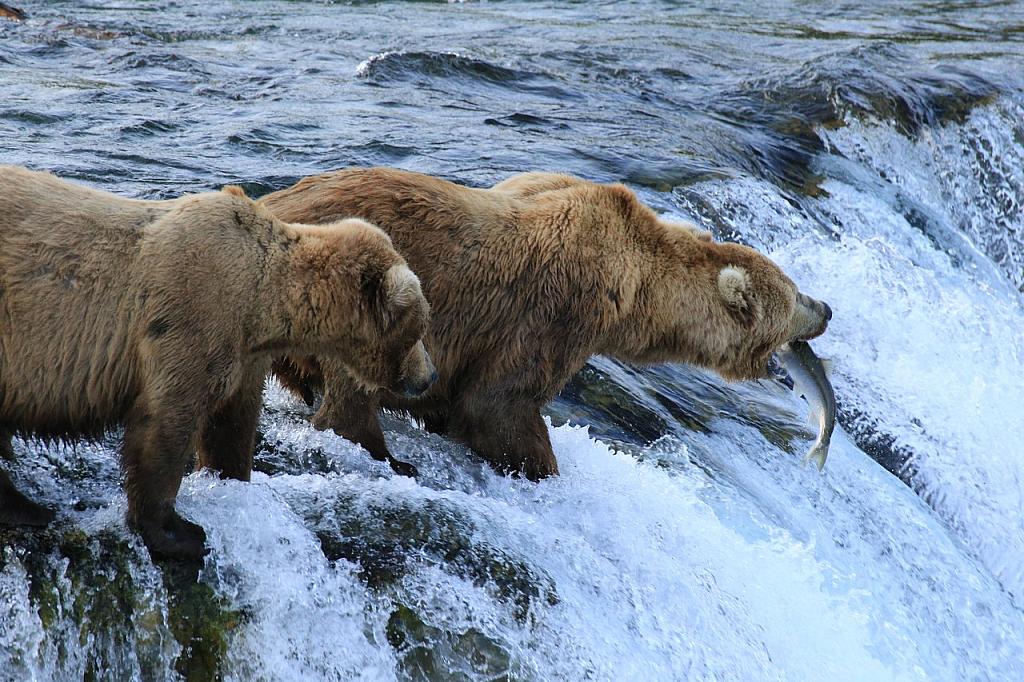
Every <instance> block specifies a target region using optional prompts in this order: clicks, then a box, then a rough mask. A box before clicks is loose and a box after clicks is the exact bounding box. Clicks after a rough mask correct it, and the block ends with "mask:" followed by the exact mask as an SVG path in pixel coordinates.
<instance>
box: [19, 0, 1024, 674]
mask: <svg viewBox="0 0 1024 682" xmlns="http://www.w3.org/2000/svg"><path fill="white" fill-rule="evenodd" d="M25 4H26V6H25V9H26V11H28V13H29V16H30V19H29V20H28V21H26V22H23V23H19V24H14V23H5V24H0V95H2V96H0V150H2V153H0V161H2V162H4V163H20V164H26V165H29V166H31V167H34V168H40V169H49V170H53V171H55V172H58V173H60V174H63V175H66V176H68V177H70V178H77V179H79V180H82V181H86V182H88V183H91V184H93V185H95V186H97V187H100V188H102V189H106V190H110V191H115V192H119V193H122V194H124V195H127V196H136V197H143V196H145V197H147V198H160V197H166V196H174V195H177V194H180V193H182V192H186V191H195V190H208V189H213V188H215V187H218V186H220V185H222V184H226V183H239V184H242V185H243V186H245V187H246V189H247V191H249V192H250V193H251V194H253V195H257V194H261V193H264V192H266V191H269V190H272V189H277V188H280V187H285V186H287V185H289V184H291V182H293V181H294V180H295V179H296V178H298V177H301V176H303V175H308V174H313V173H319V172H324V171H327V170H331V169H334V168H339V167H343V166H347V165H370V164H383V165H394V166H399V167H403V168H408V169H411V170H419V171H424V172H429V173H434V174H437V175H441V176H444V177H447V178H450V179H454V180H458V181H461V182H466V183H469V184H474V185H487V184H490V183H492V182H494V181H497V180H499V179H501V178H503V177H506V176H507V175H510V174H511V173H514V172H519V171H524V170H540V169H543V170H558V171H567V172H572V173H576V174H579V175H582V176H585V177H588V178H591V179H595V180H599V181H609V182H610V181H622V182H626V183H627V184H629V185H630V186H631V187H633V188H635V189H636V190H637V191H638V192H639V193H640V195H641V197H642V198H643V200H644V201H646V202H648V203H649V204H650V205H652V206H654V207H655V208H657V209H658V210H660V211H662V212H665V213H667V214H669V215H672V216H676V217H679V218H684V219H688V220H692V221H694V222H697V223H698V224H700V225H701V226H702V227H705V228H707V229H710V230H712V231H713V232H714V234H715V235H716V238H718V239H723V240H734V241H741V242H744V243H747V244H750V245H752V246H754V247H756V248H758V249H761V250H763V251H765V252H766V253H768V254H769V255H770V256H771V257H772V258H773V259H774V260H775V261H776V262H778V263H779V264H780V266H781V267H782V268H783V269H784V270H785V271H786V272H787V273H788V274H790V276H791V277H793V279H794V280H795V281H796V283H797V284H798V285H799V287H800V289H801V290H803V291H806V292H808V293H809V294H811V295H814V296H815V297H816V298H820V299H822V300H825V301H827V302H828V303H829V304H830V306H831V307H832V309H833V311H834V317H833V320H832V322H831V324H830V327H829V330H828V332H827V333H826V334H825V335H824V336H822V337H821V338H819V339H816V340H815V341H813V342H812V345H813V347H814V350H815V352H816V353H817V354H818V355H820V356H821V357H823V358H829V359H831V360H832V362H833V369H832V375H831V378H832V382H833V385H834V388H835V394H836V399H837V402H838V416H839V426H838V427H837V428H836V431H835V433H834V434H833V437H832V441H831V448H830V451H829V457H828V462H827V465H826V467H825V469H824V471H823V472H821V473H819V472H818V471H817V469H816V467H814V466H809V465H806V466H805V465H803V464H802V458H803V456H804V453H805V452H806V451H807V449H808V447H809V446H810V444H811V442H812V441H813V439H814V437H815V436H816V435H817V434H816V427H815V426H813V425H811V424H809V422H808V420H807V412H808V406H807V404H806V402H804V401H803V400H801V399H800V398H799V396H797V395H794V394H793V393H792V392H791V391H789V390H788V389H787V388H785V387H784V386H783V385H781V384H780V383H779V382H777V381H774V380H767V379H766V380H763V381H760V382H747V383H742V384H727V383H725V382H723V381H721V380H719V379H718V378H716V377H714V376H712V375H710V374H707V373H704V372H701V371H698V370H694V369H692V368H686V367H676V366H674V367H664V366H663V367H655V368H648V369H637V368H632V367H626V366H623V365H620V364H618V363H616V362H612V361H610V360H607V359H603V358H595V359H594V360H592V362H591V363H590V364H589V365H588V366H587V368H585V369H584V370H583V371H581V372H580V373H579V374H578V375H577V377H576V378H575V379H574V380H573V381H572V382H571V383H570V385H569V386H568V387H567V388H566V390H565V391H564V392H563V393H562V395H561V396H560V397H559V399H558V400H556V401H555V402H554V403H553V404H552V405H551V406H550V408H549V410H548V420H549V422H548V424H549V426H548V428H549V430H550V434H551V438H552V441H553V444H554V448H555V453H556V455H557V458H558V462H559V466H560V469H561V475H560V476H558V477H557V478H553V479H549V480H545V481H543V482H541V483H530V482H528V481H522V480H516V479H511V478H505V477H502V476H499V475H497V474H495V473H494V472H493V471H492V470H491V469H490V468H489V467H488V466H487V465H486V464H485V463H483V462H482V461H481V460H479V459H478V458H477V457H476V456H474V455H473V454H472V453H471V452H470V451H468V450H467V449H466V448H464V447H462V446H459V445H456V444H453V443H451V442H449V441H447V440H445V439H443V438H441V437H439V436H436V435H431V434H428V433H427V432H426V431H425V430H423V429H422V428H420V427H419V426H418V425H416V424H414V423H412V422H411V421H410V420H408V419H406V418H404V417H403V416H401V415H388V416H387V417H386V418H385V419H384V426H385V430H386V435H387V440H388V444H389V446H390V448H391V450H392V452H393V453H394V454H395V455H396V456H397V457H398V458H399V459H403V460H406V461H409V462H412V463H413V464H414V465H415V466H416V467H417V468H418V470H419V476H418V477H417V478H416V479H415V480H412V479H409V478H404V477H399V476H395V475H393V474H392V472H391V470H390V469H389V468H388V466H387V465H386V464H382V463H378V462H375V461H373V460H372V459H370V457H369V456H368V455H367V454H366V452H364V451H363V450H362V449H360V448H359V447H358V446H356V445H354V444H352V443H349V442H347V441H345V440H342V439H340V438H338V437H337V436H335V435H334V434H332V433H321V432H317V431H315V430H314V429H312V427H310V426H309V425H308V417H309V415H310V414H311V410H310V409H309V408H307V407H306V406H305V405H303V404H300V403H298V402H296V401H295V400H294V399H293V398H291V397H290V396H289V395H288V394H287V393H286V392H285V391H284V390H282V389H281V388H280V387H279V386H277V385H276V384H275V383H273V382H269V383H268V385H267V390H266V408H265V410H264V414H263V417H262V420H261V433H262V442H261V444H260V446H259V452H258V454H257V458H256V459H257V463H256V468H257V470H258V471H257V472H256V473H254V475H253V480H252V482H250V483H240V482H234V481H221V480H219V479H218V478H216V477H215V476H213V475H211V474H209V473H202V472H201V473H195V474H192V475H191V476H189V477H187V478H186V479H185V482H184V484H183V487H182V490H181V493H180V495H179V501H178V509H179V511H180V512H181V513H182V515H184V516H185V517H186V518H189V519H190V520H192V521H194V522H196V523H199V524H201V525H202V526H203V527H204V528H205V529H206V531H207V534H208V543H209V546H210V548H211V551H210V554H209V555H208V556H207V558H206V563H205V565H204V567H203V569H202V571H201V573H200V576H199V581H198V583H196V582H193V581H191V580H190V579H188V577H187V576H182V575H178V574H177V573H176V572H175V570H174V567H173V566H167V565H155V564H154V563H153V562H152V561H151V560H150V558H149V554H148V553H147V551H146V549H145V547H144V546H143V544H142V542H141V540H140V539H139V538H138V537H137V536H136V535H134V534H133V533H131V532H130V531H129V530H128V529H127V527H126V526H125V523H124V520H123V519H124V512H125V506H126V500H125V497H124V494H123V492H121V488H120V484H119V470H118V460H117V455H116V453H117V447H118V437H117V436H118V434H112V435H111V437H110V438H109V440H107V441H104V442H102V443H99V444H87V443H82V444H78V445H74V446H71V445H67V446H57V445H52V444H50V445H48V444H44V443H36V442H26V441H22V440H16V441H15V450H16V452H17V454H18V458H19V459H18V462H17V464H16V465H13V467H12V468H11V470H12V473H13V475H14V477H15V479H16V481H17V482H18V484H19V486H21V487H22V489H23V490H25V491H26V493H27V494H30V495H31V496H32V497H33V499H37V500H40V501H42V502H44V503H45V504H47V505H48V506H51V507H53V508H56V509H57V510H58V519H57V521H56V522H55V524H54V525H53V526H52V527H51V528H49V529H47V530H45V531H32V530H15V531H9V530H4V531H0V539H2V545H3V546H2V550H0V680H3V681H6V680H78V679H143V680H151V679H153V680H164V679H166V680H175V679H181V678H183V677H185V678H188V677H189V676H192V679H206V678H211V677H217V676H220V677H222V678H223V679H228V680H240V681H241V680H275V681H277V680H349V679H361V680H395V679H401V680H406V679H415V680H424V679H430V680H451V679H459V680H496V679H510V680H577V679H593V680H634V679H649V680H686V679H694V680H705V679H721V680H813V679H825V680H871V681H875V680H929V681H930V680H950V681H954V680H965V679H971V680H1011V679H1021V678H1024V664H1022V663H1021V662H1022V661H1024V522H1022V519H1024V408H1022V407H1021V402H1020V400H1019V396H1020V394H1021V386H1022V385H1024V336H1022V335H1021V330H1022V329H1024V298H1022V289H1024V81H1021V80H1020V79H1021V71H1020V69H1019V68H1016V67H1017V66H1018V65H1019V64H1020V63H1021V58H1022V57H1024V46H1022V42H1024V10H1021V9H1020V8H1015V7H1013V6H1006V5H1002V6H999V7H993V8H988V7H985V6H981V5H971V6H970V7H967V6H960V5H950V6H946V5H924V4H921V5H920V7H918V6H917V4H904V5H901V6H899V7H892V6H890V5H889V4H884V3H872V2H866V3H860V4H858V6H857V7H855V8H854V7H850V8H845V9H832V10H825V9H822V8H811V7H809V6H806V5H802V4H800V5H794V6H792V7H791V6H789V5H786V4H779V5H777V6H772V7H768V8H766V7H763V6H761V5H758V4H754V3H739V4H737V5H735V6H730V7H728V8H725V7H719V6H717V5H715V4H714V3H706V6H702V5H697V6H688V7H676V6H667V5H664V4H662V3H654V2H646V1H644V2H635V3H619V2H615V3H612V2H607V3H603V2H602V3H588V4H587V5H563V4H561V3H518V2H509V3H480V4H476V3H466V4H463V5H458V6H452V5H445V4H437V5H435V4H429V3H369V4H365V5H364V4H356V5H355V6H348V5H335V4H328V5H324V4H320V3H303V2H300V3H294V2H290V3H278V2H272V1H267V2H254V3H249V4H247V5H246V8H247V12H248V14H247V15H246V16H239V12H238V8H237V7H236V6H234V5H232V4H230V3H221V2H213V3H212V4H208V5H209V6H207V7H204V8H203V9H202V10H195V11H193V10H187V9H183V8H182V7H179V6H177V5H176V4H174V3H155V4H152V5H147V6H146V8H145V9H144V10H143V9H138V10H134V9H125V8H120V7H98V6H97V7H92V6H89V7H82V6H79V4H78V3H70V2H67V3H65V2H58V3H46V4H43V3H39V4H38V5H32V4H30V3H25ZM819 11H820V12H824V13H823V14H822V15H820V16H817V15H815V16H809V13H811V12H819ZM68 65H74V67H75V68H68ZM226 304H229V302H226Z"/></svg>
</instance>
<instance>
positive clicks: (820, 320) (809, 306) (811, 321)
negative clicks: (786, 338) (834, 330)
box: [790, 293, 832, 341]
mask: <svg viewBox="0 0 1024 682" xmlns="http://www.w3.org/2000/svg"><path fill="white" fill-rule="evenodd" d="M831 319H832V308H831V307H830V306H829V305H828V304H827V303H825V302H824V301H819V300H817V299H813V298H811V297H810V296H807V295H806V294H802V293H798V294H797V301H796V308H795V309H794V311H793V321H792V324H791V325H790V339H791V340H800V341H807V340H809V339H813V338H816V337H819V336H821V335H822V334H824V333H825V330H826V329H828V323H829V321H830V320H831Z"/></svg>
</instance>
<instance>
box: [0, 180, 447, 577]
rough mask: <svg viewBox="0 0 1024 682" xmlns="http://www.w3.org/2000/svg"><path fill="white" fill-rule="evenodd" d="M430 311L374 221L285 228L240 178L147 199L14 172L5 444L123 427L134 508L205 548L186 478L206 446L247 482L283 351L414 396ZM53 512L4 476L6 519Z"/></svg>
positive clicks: (2, 368)
mask: <svg viewBox="0 0 1024 682" xmlns="http://www.w3.org/2000/svg"><path fill="white" fill-rule="evenodd" d="M428 319H429V308H428V306H427V303H426V300H425V299H424V297H423V294H422V292H421V289H420V284H419V281H418V280H417V278H416V276H415V275H414V274H413V273H412V271H411V270H409V268H408V266H407V265H406V264H405V261H404V260H403V259H402V257H401V256H400V255H399V254H398V253H397V252H396V251H395V249H394V248H393V246H392V244H391V240H390V239H389V238H388V236H387V235H386V234H384V233H383V232H382V231H381V230H379V229H377V228H376V227H374V226H373V225H370V224H369V223H367V222H364V221H362V220H358V219H352V220H345V221H341V222H337V223H334V224H330V225H322V226H310V225H289V224H287V223H285V222H283V221H281V220H280V219H278V218H275V217H274V216H273V215H272V214H271V213H270V212H269V211H267V210H266V209H265V208H263V207H261V206H259V205H257V204H256V203H255V202H253V201H252V200H250V199H248V198H246V197H245V195H244V194H243V193H242V191H241V190H240V189H238V188H227V189H225V190H224V191H221V192H213V193H209V194H198V195H193V196H185V197H182V198H179V199H175V200H171V201H137V200H130V199H124V198H121V197H117V196H114V195H112V194H108V193H106V192H101V191H97V190H93V189H89V188H86V187H82V186H78V185H74V184H71V183H69V182H66V181H63V180H61V179H58V178H56V177H54V176H53V175H50V174H48V173H39V172H32V171H28V170H25V169H23V168H16V167H9V166H7V167H0V435H2V436H3V438H0V453H2V454H3V455H4V456H5V457H6V458H10V457H11V456H12V451H11V446H10V434H13V433H17V434H23V435H26V436H33V437H39V438H42V439H50V440H65V439H75V438H79V437H85V438H96V437H99V436H101V435H102V434H104V433H106V432H107V431H109V430H110V429H112V428H114V427H116V426H118V425H123V426H124V443H123V450H122V465H123V468H124V473H125V488H126V491H127V494H128V520H129V523H130V525H131V526H132V527H134V528H136V529H138V531H139V532H140V533H141V535H142V537H143V539H144V540H145V542H146V544H147V546H148V547H149V549H150V551H151V553H153V554H154V555H158V556H174V557H182V558H196V557H199V556H202V554H203V553H204V548H203V545H204V540H205V534H204V533H203V530H202V529H201V528H200V527H199V526H197V525H195V524H193V523H190V522H188V521H185V520H184V519H182V518H181V517H180V516H179V515H178V514H177V512H176V511H175V509H174V503H175V498H176V496H177V491H178V488H179V486H180V483H181V479H182V476H183V474H184V473H185V470H186V467H187V466H188V465H189V463H190V462H191V460H192V457H193V455H194V454H196V453H197V452H198V462H199V464H200V465H201V466H205V467H209V468H211V469H216V470H218V471H220V472H221V474H222V475H223V476H226V477H233V478H238V479H242V480H247V479H248V478H249V475H250V471H251V467H252V455H253V449H254V437H255V432H256V427H257V420H258V417H259V412H260V406H261V401H262V391H263V382H264V379H265V377H266V375H267V374H268V373H269V370H270V364H271V361H272V359H273V358H274V357H275V356H277V355H280V354H282V353H293V354H297V355H303V354H311V355H315V356H316V357H321V358H324V359H325V362H327V361H330V362H337V363H338V366H340V367H344V369H345V372H346V373H347V375H349V376H351V377H353V378H354V380H355V381H356V382H358V384H359V385H360V386H361V387H362V388H363V389H364V390H377V389H381V388H389V389H398V390H405V391H408V392H411V393H416V392H420V391H423V390H425V389H426V388H427V387H428V386H429V384H430V382H431V381H432V376H433V374H434V369H433V366H432V365H431V363H430V360H429V358H428V356H427V354H426V351H425V350H424V347H423V343H422V337H423V335H424V333H425V331H426V329H427V325H428ZM50 516H51V513H50V512H49V511H48V510H46V509H43V508H42V507H40V506H39V505H37V504H35V503H33V502H31V501H29V500H28V499H26V498H25V497H24V496H22V495H21V494H20V493H18V492H17V490H16V489H15V488H14V486H13V485H12V483H11V481H10V478H9V477H8V475H7V474H6V473H4V472H2V471H0V523H5V524H21V523H36V524H42V523H45V522H46V521H48V520H49V517H50Z"/></svg>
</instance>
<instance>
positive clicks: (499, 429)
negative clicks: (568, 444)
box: [449, 397, 558, 481]
mask: <svg viewBox="0 0 1024 682" xmlns="http://www.w3.org/2000/svg"><path fill="white" fill-rule="evenodd" d="M449 428H450V432H451V435H452V436H453V437H455V438H456V439H458V440H460V441H462V442H463V443H465V444H466V445H468V446H469V447H470V448H472V449H473V451H474V452H476V453H477V454H478V455H480V456H481V457H483V458H484V459H486V460H487V461H488V462H490V464H491V465H492V466H493V467H494V468H495V469H497V470H498V471H501V472H502V473H510V474H513V475H522V476H526V478H528V479H530V480H531V481H539V480H541V479H542V478H547V477H548V476H557V475H558V462H557V461H556V460H555V452H554V450H553V449H552V447H551V439H550V438H549V437H548V429H547V427H546V426H545V425H544V419H543V418H542V417H541V416H540V408H539V407H537V406H536V405H532V404H528V405H522V404H516V403H515V402H514V401H507V400H502V399H500V398H499V399H492V398H482V397H470V398H469V399H467V400H464V401H463V402H462V403H461V404H460V405H459V407H458V409H457V410H456V412H455V413H454V414H453V415H452V416H451V418H450V420H449Z"/></svg>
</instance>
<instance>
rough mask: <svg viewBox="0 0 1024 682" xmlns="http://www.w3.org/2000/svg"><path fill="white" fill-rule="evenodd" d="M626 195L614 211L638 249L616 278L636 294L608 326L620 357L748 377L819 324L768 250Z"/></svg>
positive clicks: (824, 311)
mask: <svg viewBox="0 0 1024 682" xmlns="http://www.w3.org/2000/svg"><path fill="white" fill-rule="evenodd" d="M620 194H622V192H621V191H620ZM630 197H631V201H626V200H625V196H624V195H623V196H622V197H620V206H621V207H622V209H623V210H622V211H621V215H624V216H626V218H627V222H628V224H629V229H628V230H627V231H628V233H630V234H633V235H636V237H637V238H638V239H639V240H640V241H641V242H642V243H644V244H645V247H644V249H643V252H644V253H645V254H646V255H645V256H644V257H643V264H642V266H641V267H640V268H638V269H637V272H636V273H634V276H632V277H630V278H629V280H631V281H629V280H624V281H627V282H628V284H629V286H624V287H621V288H622V289H626V290H629V289H632V290H633V291H634V292H635V295H634V298H635V301H636V305H635V306H634V309H633V310H631V311H630V312H629V314H628V315H627V316H626V317H625V318H624V319H623V320H622V323H621V324H620V325H619V326H618V334H617V335H616V336H617V342H616V344H615V345H616V346H617V350H619V351H620V352H619V353H618V354H619V355H621V356H622V357H623V358H624V359H627V360H632V361H636V362H642V363H655V362H687V363H690V364H695V365H699V366H701V367H706V368H709V369H712V370H714V371H716V372H718V373H719V374H721V375H722V376H723V377H725V378H726V379H729V380H740V379H756V378H760V377H764V376H766V375H767V372H768V361H769V359H770V357H771V355H772V353H773V352H775V351H776V350H777V349H778V348H779V347H780V346H782V345H783V344H785V343H788V342H789V341H793V340H797V339H800V340H807V339H812V338H814V337H816V336H819V335H820V334H822V333H824V331H825V329H826V327H827V326H828V322H829V320H830V319H831V317H832V311H831V309H829V307H828V305H826V304H825V303H823V302H821V301H817V300H815V299H813V298H811V297H809V296H807V295H805V294H803V293H801V292H800V291H799V290H798V288H797V286H796V285H795V284H794V283H793V281H792V280H791V279H790V278H789V277H787V276H786V274H785V273H784V272H782V270H781V269H780V268H779V267H778V266H777V265H776V264H775V263H774V262H772V261H771V259H769V258H768V257H766V256H765V255H763V254H761V253H759V252H758V251H756V250H754V249H752V248H750V247H747V246H744V245H741V244H734V243H722V242H715V241H713V240H712V239H711V236H710V234H708V233H706V232H703V231H701V230H698V229H696V228H695V227H694V226H693V225H690V224H686V223H675V222H670V221H666V220H662V219H660V218H658V217H657V216H656V215H655V214H654V213H653V211H651V210H650V209H648V208H647V207H645V206H642V205H641V204H640V203H639V202H638V201H636V199H635V196H634V195H632V193H630ZM613 354H614V353H613Z"/></svg>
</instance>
